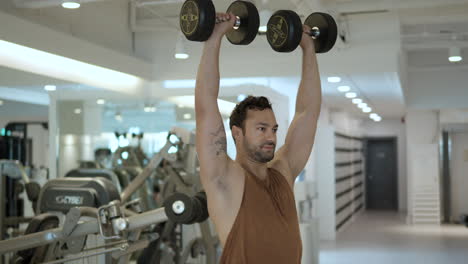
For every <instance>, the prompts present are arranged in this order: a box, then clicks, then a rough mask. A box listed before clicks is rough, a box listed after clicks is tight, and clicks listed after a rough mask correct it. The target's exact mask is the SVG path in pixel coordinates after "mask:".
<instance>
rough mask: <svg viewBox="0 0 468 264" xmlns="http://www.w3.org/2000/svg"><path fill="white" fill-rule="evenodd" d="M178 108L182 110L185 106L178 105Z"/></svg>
mask: <svg viewBox="0 0 468 264" xmlns="http://www.w3.org/2000/svg"><path fill="white" fill-rule="evenodd" d="M177 106H178V107H179V108H184V107H185V106H184V105H183V104H178V105H177Z"/></svg>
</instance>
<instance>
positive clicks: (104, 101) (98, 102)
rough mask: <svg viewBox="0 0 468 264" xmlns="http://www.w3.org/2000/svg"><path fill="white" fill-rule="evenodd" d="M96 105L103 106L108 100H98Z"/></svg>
mask: <svg viewBox="0 0 468 264" xmlns="http://www.w3.org/2000/svg"><path fill="white" fill-rule="evenodd" d="M96 103H97V104H98V105H103V104H105V103H106V100H104V99H97V101H96Z"/></svg>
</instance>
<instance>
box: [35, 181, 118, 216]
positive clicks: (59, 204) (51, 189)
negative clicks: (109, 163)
mask: <svg viewBox="0 0 468 264" xmlns="http://www.w3.org/2000/svg"><path fill="white" fill-rule="evenodd" d="M114 200H120V193H119V191H118V190H117V188H116V187H115V185H114V184H113V183H112V182H111V181H110V180H108V179H106V178H102V177H94V178H59V179H52V180H50V181H48V182H47V183H46V184H45V185H44V187H43V188H42V189H41V193H40V194H39V201H38V208H39V212H38V213H42V212H62V213H63V214H66V213H67V212H68V211H69V210H70V209H71V208H73V207H77V206H88V207H95V208H97V207H100V206H102V205H106V204H108V203H109V202H111V201H114Z"/></svg>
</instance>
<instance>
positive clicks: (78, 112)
mask: <svg viewBox="0 0 468 264" xmlns="http://www.w3.org/2000/svg"><path fill="white" fill-rule="evenodd" d="M73 112H74V113H75V114H77V115H79V114H81V108H75V111H73Z"/></svg>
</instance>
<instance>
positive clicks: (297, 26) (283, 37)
mask: <svg viewBox="0 0 468 264" xmlns="http://www.w3.org/2000/svg"><path fill="white" fill-rule="evenodd" d="M302 32H303V29H302V23H301V19H300V18H299V16H298V15H297V14H296V13H295V12H294V11H290V10H280V11H277V12H275V13H274V14H273V15H272V16H271V18H270V19H269V20H268V23H267V40H268V43H270V46H271V47H272V48H273V49H274V50H275V51H278V52H291V51H293V50H295V49H296V48H297V46H298V45H299V43H300V42H301V37H302Z"/></svg>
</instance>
